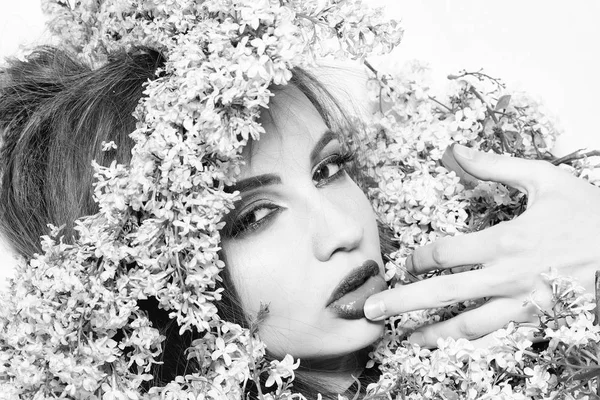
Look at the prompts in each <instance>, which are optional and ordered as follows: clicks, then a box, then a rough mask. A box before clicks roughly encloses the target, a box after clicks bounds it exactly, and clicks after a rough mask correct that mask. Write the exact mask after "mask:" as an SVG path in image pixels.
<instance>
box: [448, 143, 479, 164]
mask: <svg viewBox="0 0 600 400" xmlns="http://www.w3.org/2000/svg"><path fill="white" fill-rule="evenodd" d="M453 150H454V154H456V155H458V156H460V157H462V158H464V159H465V160H472V159H473V157H474V156H475V151H474V150H472V149H470V148H468V147H465V146H463V145H460V144H456V145H455V146H454V147H453Z"/></svg>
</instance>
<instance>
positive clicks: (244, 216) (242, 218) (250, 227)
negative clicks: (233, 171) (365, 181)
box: [227, 151, 356, 238]
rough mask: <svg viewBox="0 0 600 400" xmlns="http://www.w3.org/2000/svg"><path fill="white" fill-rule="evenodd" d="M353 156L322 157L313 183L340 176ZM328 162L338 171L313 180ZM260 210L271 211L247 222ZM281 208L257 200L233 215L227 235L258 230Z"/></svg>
mask: <svg viewBox="0 0 600 400" xmlns="http://www.w3.org/2000/svg"><path fill="white" fill-rule="evenodd" d="M355 156H356V155H355V153H354V152H351V151H343V152H341V153H337V154H332V155H330V156H328V157H326V158H325V159H323V160H322V161H321V162H320V163H319V164H317V166H316V167H315V168H314V172H313V174H312V175H313V182H314V183H315V186H316V187H318V188H320V187H323V186H325V185H327V184H329V183H331V182H333V181H335V180H337V179H340V178H342V177H343V176H344V175H345V174H346V172H347V170H348V164H349V163H351V162H353V161H354V160H355ZM328 164H336V165H338V166H339V167H340V169H339V170H338V171H336V172H335V173H334V174H333V175H331V176H329V177H327V178H323V179H322V180H317V181H315V179H314V176H315V174H316V173H317V172H318V171H319V170H321V169H322V168H323V167H324V166H326V165H328ZM261 210H270V211H271V212H269V213H268V214H267V215H265V216H264V217H262V218H261V219H259V220H257V221H255V222H247V221H248V217H251V216H252V215H254V213H256V212H258V211H261ZM281 210H282V208H281V207H280V206H278V205H276V204H274V203H271V202H268V201H257V202H255V203H252V204H250V205H249V206H248V207H246V210H243V211H242V212H240V214H238V215H237V216H235V217H234V218H233V221H232V225H231V227H230V228H229V229H228V230H227V236H229V237H231V238H235V237H238V236H240V235H242V234H247V233H250V232H254V231H256V230H258V229H259V228H260V227H261V226H263V224H265V223H267V222H268V221H270V220H271V218H272V217H274V216H275V215H276V214H278V213H279V211H281Z"/></svg>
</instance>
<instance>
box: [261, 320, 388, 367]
mask: <svg viewBox="0 0 600 400" xmlns="http://www.w3.org/2000/svg"><path fill="white" fill-rule="evenodd" d="M329 328H330V329H328V330H320V331H318V332H316V331H312V332H300V331H296V332H294V333H293V334H290V333H291V332H289V333H286V334H285V335H283V334H282V332H279V334H277V333H275V332H264V333H261V338H262V340H263V341H264V342H265V344H266V345H267V351H268V352H269V353H271V354H272V355H274V356H275V357H276V358H283V357H284V356H285V355H286V354H291V355H292V356H294V358H300V359H315V358H330V357H340V356H345V355H349V354H352V353H355V352H357V351H359V350H361V349H364V348H365V347H369V346H371V345H372V344H373V343H375V342H376V341H377V340H378V339H379V338H381V336H382V335H383V331H384V322H383V321H379V322H372V321H369V320H368V319H366V318H360V319H337V321H336V324H335V326H330V327H329ZM331 328H333V329H331ZM282 337H285V338H286V339H287V340H284V341H282V340H281V338H282Z"/></svg>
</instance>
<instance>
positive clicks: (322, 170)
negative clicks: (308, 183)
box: [313, 162, 342, 182]
mask: <svg viewBox="0 0 600 400" xmlns="http://www.w3.org/2000/svg"><path fill="white" fill-rule="evenodd" d="M341 169H342V166H341V165H340V164H337V163H334V162H329V163H327V164H325V165H322V166H320V167H319V168H318V169H317V170H316V171H315V173H314V174H313V181H315V182H320V181H322V180H324V179H329V178H331V177H332V176H334V175H335V174H337V173H338V172H339V171H340V170H341Z"/></svg>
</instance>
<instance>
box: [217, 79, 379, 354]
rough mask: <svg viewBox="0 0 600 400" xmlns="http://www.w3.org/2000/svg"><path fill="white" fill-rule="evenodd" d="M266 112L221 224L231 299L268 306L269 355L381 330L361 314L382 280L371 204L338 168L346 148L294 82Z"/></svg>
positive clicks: (348, 348)
mask: <svg viewBox="0 0 600 400" xmlns="http://www.w3.org/2000/svg"><path fill="white" fill-rule="evenodd" d="M265 114H266V115H264V116H263V118H262V124H263V126H264V128H265V130H266V132H267V133H266V134H265V135H263V137H262V138H261V139H260V140H259V141H255V142H253V143H252V146H249V147H248V148H247V149H245V151H246V154H245V155H244V156H245V159H246V165H245V166H244V168H243V169H242V172H241V176H240V177H239V179H238V183H237V185H236V189H237V190H239V191H240V193H241V197H242V200H241V201H240V203H239V204H237V205H236V208H235V210H234V211H232V212H231V213H230V215H228V217H227V220H226V221H227V222H226V227H225V228H224V239H223V250H224V254H225V256H226V260H227V267H228V269H229V273H230V276H231V279H232V281H233V284H234V286H235V288H236V290H237V292H238V296H239V300H240V301H241V304H242V307H243V309H244V311H245V313H246V314H247V315H249V316H250V317H251V318H252V317H253V316H256V314H257V312H258V310H259V309H260V307H261V304H265V305H268V310H269V313H268V315H267V317H266V319H265V320H264V321H263V322H262V324H261V325H260V327H259V332H260V336H261V339H262V340H263V341H264V342H265V343H266V345H267V348H268V350H269V351H270V352H271V353H272V354H273V355H275V356H283V355H285V354H287V353H289V354H292V355H293V356H295V357H300V358H305V359H307V358H313V359H315V358H316V359H318V358H320V357H334V356H339V355H344V354H348V353H351V352H353V351H356V350H359V349H362V348H364V347H366V346H368V345H369V344H371V343H372V342H373V341H375V340H376V339H377V338H378V336H379V335H380V334H381V332H382V330H383V325H382V324H381V323H373V322H369V321H368V320H367V319H366V318H365V317H364V314H363V311H362V309H363V305H364V301H365V300H366V298H367V297H368V296H370V295H371V294H373V293H375V292H379V291H381V290H383V289H384V288H385V287H386V286H385V282H384V279H383V267H382V266H383V263H382V259H381V254H380V246H379V237H378V230H377V224H376V221H375V215H374V212H373V210H372V208H371V205H370V203H369V201H368V200H367V198H366V197H365V195H364V193H363V192H362V191H361V189H360V188H359V187H358V186H357V185H356V184H355V183H354V181H353V180H352V179H351V178H350V177H349V176H348V174H347V173H346V170H345V169H346V166H347V165H348V164H349V162H350V161H351V156H350V155H349V154H348V153H347V151H346V150H345V149H344V148H343V147H342V145H341V143H340V142H339V141H338V140H337V139H336V135H335V134H334V133H332V132H330V131H329V130H328V128H327V126H326V125H325V123H324V121H323V120H322V118H321V117H320V115H319V113H318V112H317V110H316V109H315V108H314V107H313V106H312V104H311V103H310V102H309V100H308V98H307V97H306V96H304V94H302V93H301V92H300V91H299V90H298V89H296V88H294V87H287V88H286V89H285V90H283V91H282V92H281V93H279V94H278V96H277V97H276V101H275V102H274V103H273V104H271V112H270V113H269V114H267V113H265ZM270 115H273V116H274V117H271V116H270Z"/></svg>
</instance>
